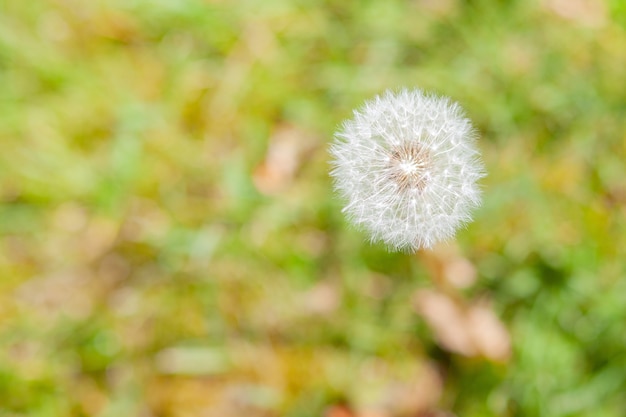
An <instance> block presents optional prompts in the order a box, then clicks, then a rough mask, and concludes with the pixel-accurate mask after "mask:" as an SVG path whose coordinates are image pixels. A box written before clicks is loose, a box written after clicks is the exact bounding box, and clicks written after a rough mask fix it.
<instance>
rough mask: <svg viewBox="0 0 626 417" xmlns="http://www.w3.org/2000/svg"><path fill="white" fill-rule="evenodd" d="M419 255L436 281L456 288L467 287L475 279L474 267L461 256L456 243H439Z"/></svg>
mask: <svg viewBox="0 0 626 417" xmlns="http://www.w3.org/2000/svg"><path fill="white" fill-rule="evenodd" d="M419 256H420V258H421V259H422V261H423V262H424V263H425V265H426V267H427V268H428V270H429V271H430V274H431V276H433V277H434V278H435V279H437V280H438V281H445V282H447V283H448V284H450V285H452V286H454V287H456V288H468V287H469V286H471V285H472V284H473V283H474V282H475V281H476V267H474V265H473V264H472V263H471V262H470V261H469V260H468V259H467V258H465V257H464V256H463V254H462V253H461V250H460V249H459V247H458V245H456V244H440V245H437V246H435V247H434V248H433V249H432V250H429V251H420V252H419Z"/></svg>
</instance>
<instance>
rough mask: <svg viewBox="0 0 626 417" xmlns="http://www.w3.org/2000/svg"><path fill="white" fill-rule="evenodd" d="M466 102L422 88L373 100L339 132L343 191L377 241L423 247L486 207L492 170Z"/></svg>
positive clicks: (351, 211)
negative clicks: (483, 198)
mask: <svg viewBox="0 0 626 417" xmlns="http://www.w3.org/2000/svg"><path fill="white" fill-rule="evenodd" d="M475 140H476V133H475V131H474V129H473V127H472V124H471V122H470V120H469V119H467V118H466V117H465V116H464V112H463V110H462V109H461V107H460V106H459V105H458V104H457V103H455V102H452V101H450V99H448V98H444V97H437V96H434V95H427V94H425V93H424V92H422V91H421V90H417V89H415V90H406V89H405V90H402V91H399V92H397V93H394V92H391V91H387V92H385V93H384V94H383V95H379V96H377V97H375V98H374V99H373V100H370V101H367V102H366V103H365V105H364V106H363V107H362V108H361V109H360V110H358V111H355V112H354V118H352V119H351V120H348V121H346V122H344V124H343V126H342V128H341V130H339V131H338V132H337V133H336V134H335V141H334V143H333V145H332V146H331V149H330V152H331V154H332V156H333V157H334V160H333V161H332V165H333V169H332V171H331V175H332V177H333V180H334V186H335V190H336V191H337V192H338V193H339V194H340V195H341V196H342V197H343V198H344V199H345V200H346V206H345V208H344V209H343V211H344V213H345V214H346V215H347V216H348V218H349V219H350V220H351V221H352V222H353V223H354V224H355V225H357V226H358V227H360V228H362V229H365V230H366V231H367V232H368V233H369V235H370V238H371V240H372V241H374V242H378V241H382V242H384V243H385V244H387V246H388V247H389V248H390V249H393V250H403V251H416V250H418V249H421V248H429V247H432V246H433V245H434V244H435V243H437V242H439V241H442V240H446V239H449V238H451V237H453V236H454V234H455V233H456V231H457V229H458V228H459V227H461V226H462V225H464V224H466V223H467V222H469V221H470V220H471V211H472V209H474V208H475V207H477V206H479V205H480V188H479V186H478V184H477V181H478V180H479V179H480V178H482V177H484V176H485V170H484V166H483V164H482V162H481V160H480V155H479V151H478V150H477V148H476V146H475Z"/></svg>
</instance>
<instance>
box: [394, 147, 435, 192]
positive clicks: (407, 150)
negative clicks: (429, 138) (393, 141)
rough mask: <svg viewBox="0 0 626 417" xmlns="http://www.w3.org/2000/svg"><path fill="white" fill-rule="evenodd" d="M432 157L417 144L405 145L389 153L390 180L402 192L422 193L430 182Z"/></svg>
mask: <svg viewBox="0 0 626 417" xmlns="http://www.w3.org/2000/svg"><path fill="white" fill-rule="evenodd" d="M430 165H431V156H430V152H429V151H428V149H426V148H425V147H424V146H423V145H420V144H417V143H405V144H402V145H399V146H397V147H394V148H393V149H391V150H390V151H389V165H388V173H389V178H390V180H392V181H393V182H395V184H396V185H397V186H398V188H399V189H400V190H402V191H407V190H416V191H422V190H423V189H424V187H426V184H427V182H428V170H429V168H430Z"/></svg>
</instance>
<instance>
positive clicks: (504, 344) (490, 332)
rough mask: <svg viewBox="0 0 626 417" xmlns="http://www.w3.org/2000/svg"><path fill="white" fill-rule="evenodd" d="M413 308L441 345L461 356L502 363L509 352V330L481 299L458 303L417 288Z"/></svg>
mask: <svg viewBox="0 0 626 417" xmlns="http://www.w3.org/2000/svg"><path fill="white" fill-rule="evenodd" d="M414 300H415V308H416V310H417V312H418V313H419V314H420V315H421V316H422V317H424V319H425V320H426V323H427V324H428V326H429V327H430V328H431V329H432V331H433V332H434V333H435V338H436V339H437V342H438V343H439V345H441V347H443V348H444V349H446V350H449V351H451V352H455V353H459V354H461V355H464V356H469V357H474V356H483V357H485V358H488V359H490V360H493V361H499V362H505V361H507V360H508V359H509V357H510V355H511V340H510V336H509V333H508V331H507V329H506V327H505V326H504V324H502V322H501V321H500V320H499V319H498V317H497V316H496V314H495V313H494V312H493V310H492V309H491V308H490V307H489V306H488V304H486V303H485V302H481V303H477V304H473V305H461V304H460V303H459V301H457V300H454V299H452V298H450V297H449V296H447V295H446V294H443V293H439V292H437V291H433V290H420V291H418V292H417V294H416V295H415V299H414Z"/></svg>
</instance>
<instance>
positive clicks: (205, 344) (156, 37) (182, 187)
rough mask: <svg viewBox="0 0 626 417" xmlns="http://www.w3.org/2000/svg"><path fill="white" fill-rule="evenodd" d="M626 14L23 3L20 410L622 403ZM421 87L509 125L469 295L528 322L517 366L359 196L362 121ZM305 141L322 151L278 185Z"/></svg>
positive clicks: (513, 408)
mask: <svg viewBox="0 0 626 417" xmlns="http://www.w3.org/2000/svg"><path fill="white" fill-rule="evenodd" d="M577 4H578V5H580V4H582V5H583V9H582V11H581V9H578V8H577V6H576V5H577ZM584 5H587V6H584ZM584 7H587V8H586V9H585V8H584ZM625 22H626V9H625V8H624V6H623V5H622V2H620V1H618V0H614V1H612V2H606V3H602V2H601V1H597V2H592V1H588V2H587V1H576V2H575V1H571V2H558V1H552V0H541V1H539V0H536V1H510V2H502V1H495V0H494V1H487V0H482V1H467V2H463V1H460V0H449V1H445V2H444V1H442V2H437V1H426V0H419V1H414V2H403V1H387V2H377V1H331V0H329V1H313V0H299V1H288V0H272V1H260V2H257V1H251V0H248V1H244V0H242V1H234V2H229V1H221V2H220V1H201V0H189V1H182V0H178V1H176V0H169V1H166V0H160V1H144V0H136V1H131V2H128V1H121V0H111V1H97V2H96V1H94V2H91V1H78V0H58V1H43V0H33V1H18V0H7V1H0V146H1V150H0V323H2V325H1V326H0V347H1V349H0V416H1V417H4V416H7V417H8V416H11V417H15V416H37V417H43V416H87V415H89V416H92V415H93V416H148V415H151V416H177V417H178V416H181V417H182V416H192V415H193V416H195V415H205V416H220V417H227V416H244V415H245V416H293V417H308V416H311V417H318V416H322V415H324V412H328V410H329V407H332V406H333V405H336V404H343V403H346V404H350V406H351V407H353V408H354V409H358V410H361V411H363V410H365V411H368V410H369V411H372V410H382V412H383V414H382V415H385V416H390V417H391V416H402V415H409V414H410V413H413V414H415V412H418V411H420V410H421V411H424V409H425V408H429V409H433V408H436V409H441V410H448V411H451V412H453V413H455V414H456V415H458V416H459V417H461V416H462V417H483V416H546V417H573V416H593V417H605V416H606V417H621V416H622V415H623V412H624V410H625V409H626V397H624V396H623V393H624V392H625V391H626V372H624V370H625V369H626V350H625V349H624V346H625V345H626V324H625V323H626V304H625V303H624V299H625V297H626V279H625V278H626V263H625V262H624V259H625V257H626V186H625V184H626V182H625V181H624V178H626V163H625V162H624V155H625V154H626V136H625V132H626V104H625V103H626V90H625V89H624V68H626V48H625V47H624V45H626V24H625ZM400 86H418V87H421V88H424V89H427V90H431V91H436V92H438V93H440V94H444V95H447V96H450V97H452V98H453V99H455V100H457V101H459V102H460V103H461V104H462V105H463V107H464V108H465V109H466V110H467V113H468V114H469V116H470V117H471V119H472V120H473V121H474V122H475V124H476V126H477V128H478V129H479V131H480V132H481V139H480V142H479V146H480V148H481V149H482V151H483V156H484V160H485V163H486V165H487V169H488V172H489V176H488V177H487V178H486V179H485V180H484V190H485V192H484V205H483V207H482V208H481V209H480V210H478V211H477V212H476V216H475V221H474V222H473V223H472V224H471V225H470V226H469V227H468V228H467V229H466V230H463V231H461V232H460V233H459V235H458V239H457V243H458V245H459V247H460V248H461V252H462V253H463V255H464V256H465V257H466V258H467V259H469V260H470V261H471V262H472V264H473V265H474V266H475V267H476V269H477V271H478V279H477V282H476V283H475V284H474V285H473V286H472V287H471V288H469V289H466V290H463V295H462V296H463V297H464V298H465V299H467V300H481V299H488V300H490V303H491V304H492V306H493V307H492V308H493V310H494V311H495V313H496V315H497V316H498V317H500V319H501V320H502V321H503V322H504V323H505V325H506V327H507V329H508V330H509V332H510V334H511V340H512V343H513V354H512V356H511V358H510V359H509V360H508V361H506V362H504V363H494V362H491V361H489V360H487V359H485V358H481V357H474V358H468V357H464V356H462V355H459V354H455V353H451V352H448V351H446V350H445V348H444V347H442V346H441V345H440V343H438V341H437V340H436V339H435V338H434V336H433V332H432V331H431V329H430V328H429V327H428V326H427V325H426V323H425V322H424V320H423V319H422V318H421V317H420V316H419V315H418V314H416V312H415V310H414V307H413V298H414V294H415V292H416V291H418V290H420V289H424V288H428V287H432V283H431V280H430V279H429V278H430V274H431V273H430V272H429V269H428V268H426V267H425V265H424V263H423V262H422V261H421V260H420V259H419V258H416V257H412V256H409V255H404V254H390V253H387V252H386V251H385V249H384V248H383V247H379V246H370V245H369V244H368V243H367V238H366V236H364V235H363V234H362V233H360V232H358V231H355V230H352V229H351V228H350V226H349V225H348V224H347V223H346V222H345V221H344V219H343V218H342V215H341V202H340V201H337V200H336V199H335V198H334V196H333V194H332V191H331V185H330V180H329V178H328V174H327V171H328V163H327V160H328V155H327V152H326V151H327V146H328V143H329V141H330V140H331V139H332V135H333V132H334V130H335V128H336V127H337V126H338V125H339V124H340V123H341V121H342V120H343V119H345V118H347V117H349V116H350V115H351V111H352V109H353V108H354V107H356V106H358V105H360V104H361V103H362V101H363V100H365V99H368V98H370V97H371V96H373V95H374V94H377V93H379V92H381V91H383V90H384V89H387V88H397V87H400ZM281 132H282V134H284V132H288V135H291V136H290V137H292V138H295V143H296V144H302V146H303V147H304V148H306V149H304V150H303V151H305V153H306V155H305V156H304V157H303V158H302V161H301V163H300V164H299V165H298V170H297V173H296V175H295V176H294V177H290V176H286V177H285V178H283V179H282V180H283V181H284V184H282V187H278V186H277V191H276V192H274V193H269V194H268V193H264V192H262V188H261V191H260V188H259V185H258V184H259V183H258V181H259V178H261V179H263V178H265V177H263V171H262V168H260V167H261V166H262V164H263V162H264V161H265V160H266V155H267V152H268V149H269V148H270V144H271V143H276V142H277V141H280V136H281ZM255 179H256V182H255ZM270 183H271V185H274V186H276V184H274V183H273V182H271V181H270ZM279 185H281V184H279ZM196 363H197V367H196V366H194V364H196ZM416 397H419V398H421V400H422V401H424V404H426V405H419V404H418V405H415V404H412V405H411V404H409V405H403V401H405V400H406V401H408V402H410V401H409V400H408V398H416ZM403 407H404V408H403ZM403 410H404V411H403ZM407 410H408V411H407ZM421 411H420V412H421ZM329 413H330V412H329ZM403 413H404V414H403ZM413 414H411V415H413ZM333 417H334V416H333Z"/></svg>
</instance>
